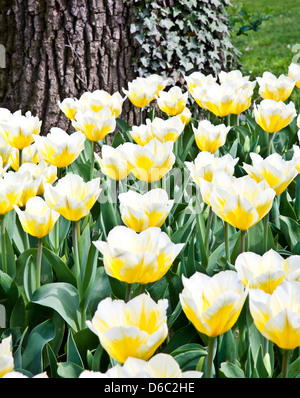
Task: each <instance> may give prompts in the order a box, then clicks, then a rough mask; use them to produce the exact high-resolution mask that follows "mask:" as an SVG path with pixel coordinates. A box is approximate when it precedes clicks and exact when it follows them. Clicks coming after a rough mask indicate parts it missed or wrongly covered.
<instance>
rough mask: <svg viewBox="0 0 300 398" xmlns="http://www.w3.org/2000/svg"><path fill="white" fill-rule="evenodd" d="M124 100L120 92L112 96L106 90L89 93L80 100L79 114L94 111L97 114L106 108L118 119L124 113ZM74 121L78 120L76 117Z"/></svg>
mask: <svg viewBox="0 0 300 398" xmlns="http://www.w3.org/2000/svg"><path fill="white" fill-rule="evenodd" d="M124 100H125V98H122V96H121V94H120V93H119V92H118V91H117V92H115V93H114V94H112V95H110V94H109V93H108V92H107V91H104V90H95V91H93V92H89V91H87V92H85V93H83V94H82V96H81V97H80V98H79V100H78V103H77V112H78V111H82V112H84V111H87V110H92V111H94V112H96V113H97V112H99V111H101V110H102V109H104V108H108V109H110V111H111V115H112V116H113V117H114V118H117V117H118V116H119V115H120V114H121V113H122V107H123V102H124ZM74 120H76V115H75V118H74Z"/></svg>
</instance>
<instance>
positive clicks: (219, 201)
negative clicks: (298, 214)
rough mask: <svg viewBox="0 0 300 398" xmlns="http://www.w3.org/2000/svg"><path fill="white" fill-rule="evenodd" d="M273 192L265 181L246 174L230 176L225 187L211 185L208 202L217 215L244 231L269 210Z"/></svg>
mask: <svg viewBox="0 0 300 398" xmlns="http://www.w3.org/2000/svg"><path fill="white" fill-rule="evenodd" d="M275 194H276V192H275V191H274V189H272V188H270V187H269V186H268V184H267V183H266V182H265V181H261V182H256V181H255V180H254V179H253V178H251V177H250V176H247V175H246V176H243V177H238V178H237V177H231V184H230V185H229V186H227V187H226V188H224V187H220V186H214V187H213V189H212V192H211V194H210V196H209V203H210V205H211V206H212V210H213V211H214V213H216V214H217V216H219V217H220V218H222V219H223V220H224V221H226V222H228V223H229V224H230V225H232V226H234V227H235V228H238V229H240V230H242V231H245V230H247V229H248V228H250V227H252V226H253V225H255V224H256V223H257V222H258V221H259V220H261V219H262V218H263V217H264V216H265V215H266V214H267V213H268V212H269V211H270V209H271V207H272V204H273V199H274V197H275Z"/></svg>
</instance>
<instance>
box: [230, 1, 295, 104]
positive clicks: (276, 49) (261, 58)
mask: <svg viewBox="0 0 300 398" xmlns="http://www.w3.org/2000/svg"><path fill="white" fill-rule="evenodd" d="M231 2H232V4H233V5H237V4H243V5H244V6H245V7H246V11H247V13H248V14H249V15H253V16H254V15H255V14H256V12H257V11H260V13H261V14H262V15H269V19H268V20H265V21H263V22H262V24H261V26H260V29H259V30H258V31H257V32H254V31H249V32H247V33H248V34H247V36H244V35H242V36H236V35H233V37H232V39H233V43H234V45H235V47H236V48H237V49H238V50H239V51H240V52H241V53H242V54H241V57H240V62H241V64H242V66H243V73H244V74H247V75H251V76H252V77H253V78H255V77H259V76H261V75H262V74H263V72H265V71H269V72H272V73H274V74H275V75H276V76H279V75H280V74H285V75H287V73H288V67H289V65H290V63H291V62H292V59H293V57H295V55H296V54H297V53H300V33H299V27H300V4H299V1H295V0H285V1H281V0H275V1H274V0H244V1H238V0H232V1H231ZM297 44H298V46H299V48H298V50H297V52H293V51H292V49H293V46H295V45H297ZM294 49H295V48H294ZM297 62H298V63H300V57H299V58H298V60H297ZM291 99H292V100H293V101H295V104H298V103H299V99H300V90H299V89H297V88H296V87H295V90H294V91H293V93H292V96H291Z"/></svg>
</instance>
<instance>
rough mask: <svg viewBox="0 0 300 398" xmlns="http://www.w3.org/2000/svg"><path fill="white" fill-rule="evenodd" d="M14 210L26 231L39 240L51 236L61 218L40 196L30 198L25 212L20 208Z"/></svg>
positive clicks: (15, 207)
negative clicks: (50, 233)
mask: <svg viewBox="0 0 300 398" xmlns="http://www.w3.org/2000/svg"><path fill="white" fill-rule="evenodd" d="M14 209H15V210H16V212H17V214H18V216H19V219H20V222H21V225H22V227H23V229H24V231H25V232H27V233H28V234H29V235H32V236H35V237H37V238H39V239H41V238H43V237H44V236H46V235H48V234H49V232H50V231H51V230H52V228H53V227H54V224H55V223H56V221H57V220H58V218H59V213H57V212H56V211H54V210H52V209H51V208H50V207H49V206H48V205H47V203H46V202H45V201H44V200H43V199H42V198H41V197H39V196H35V197H32V198H30V199H29V200H28V201H27V203H26V207H25V210H24V211H22V210H21V209H20V208H19V207H18V206H14Z"/></svg>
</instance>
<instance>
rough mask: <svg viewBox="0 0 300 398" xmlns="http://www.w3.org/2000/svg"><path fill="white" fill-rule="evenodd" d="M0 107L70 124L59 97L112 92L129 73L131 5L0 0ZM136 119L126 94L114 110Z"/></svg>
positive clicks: (107, 0) (102, 0)
mask: <svg viewBox="0 0 300 398" xmlns="http://www.w3.org/2000/svg"><path fill="white" fill-rule="evenodd" d="M0 10H1V11H0V12H1V14H0V43H1V44H3V45H4V46H5V49H6V67H5V68H4V69H0V106H1V107H5V108H8V109H10V110H11V111H15V110H17V109H21V110H22V112H26V111H27V110H30V111H31V112H32V113H33V114H34V115H37V116H39V118H40V119H41V120H42V121H43V124H42V134H47V133H48V131H49V129H50V128H51V127H54V126H55V127H61V128H63V129H66V130H68V129H69V128H70V127H71V126H70V122H69V121H68V119H67V118H66V117H65V115H64V114H63V113H62V112H61V111H60V109H59V107H58V101H62V100H63V99H64V98H67V97H73V98H79V96H80V95H81V94H82V93H83V92H85V91H93V90H96V89H103V90H106V91H108V92H109V93H110V94H113V93H114V92H116V91H119V92H120V93H121V94H122V95H123V93H122V87H126V86H127V83H128V81H131V80H132V79H134V77H135V74H134V71H133V68H132V65H131V61H132V57H133V56H134V45H133V43H132V40H131V36H130V19H131V10H130V7H129V6H128V5H127V4H126V3H124V2H123V0H73V1H72V0H38V1H37V0H0ZM120 117H122V118H124V119H125V120H127V121H128V122H131V121H133V120H135V116H134V109H133V108H132V106H131V105H130V102H129V101H128V100H127V101H125V103H124V107H123V113H122V115H121V116H120Z"/></svg>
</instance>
